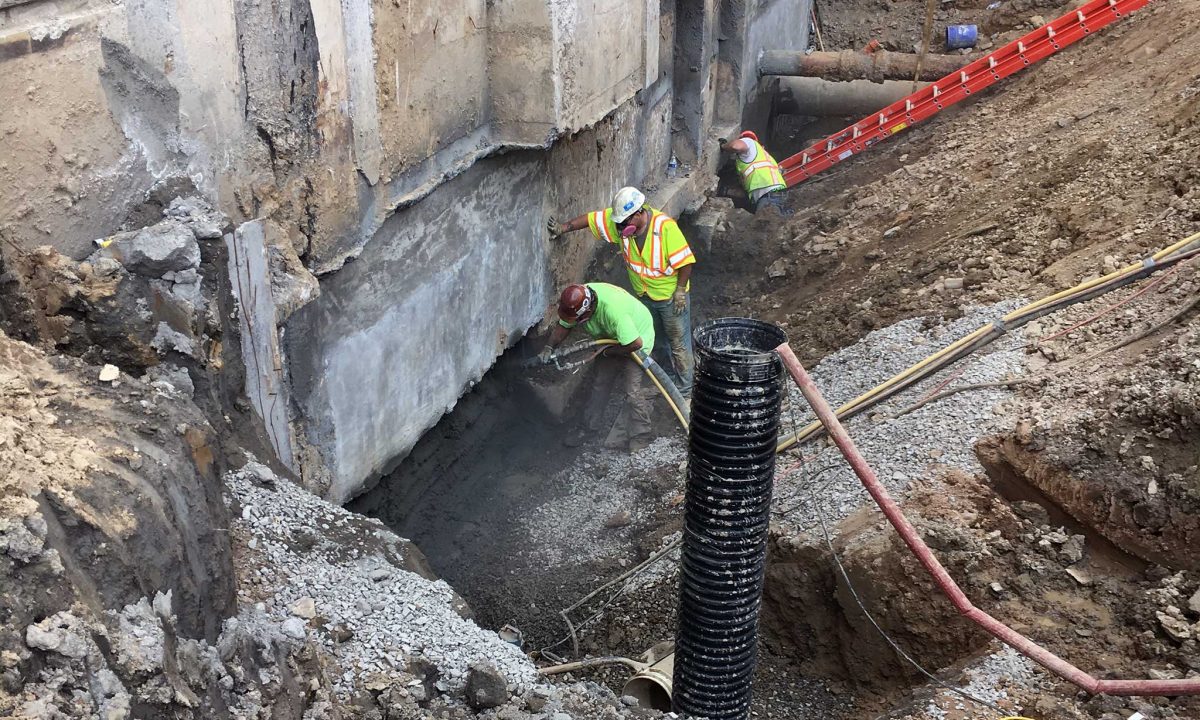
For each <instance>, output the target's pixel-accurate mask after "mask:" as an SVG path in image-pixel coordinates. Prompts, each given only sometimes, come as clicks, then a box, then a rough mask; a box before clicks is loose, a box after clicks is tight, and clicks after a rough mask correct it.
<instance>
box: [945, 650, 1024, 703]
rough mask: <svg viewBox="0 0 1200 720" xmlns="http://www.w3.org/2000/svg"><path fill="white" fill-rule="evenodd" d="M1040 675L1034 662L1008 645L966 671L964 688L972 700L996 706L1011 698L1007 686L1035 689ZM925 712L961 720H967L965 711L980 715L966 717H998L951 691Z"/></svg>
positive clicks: (962, 686)
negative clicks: (964, 718)
mask: <svg viewBox="0 0 1200 720" xmlns="http://www.w3.org/2000/svg"><path fill="white" fill-rule="evenodd" d="M1036 672H1037V671H1036V669H1035V666H1034V664H1033V662H1032V661H1031V660H1029V659H1028V658H1026V657H1025V656H1024V655H1021V654H1020V653H1019V652H1017V651H1016V650H1013V649H1012V648H1010V647H1007V646H1005V647H1003V648H1001V649H1000V650H998V651H996V652H994V653H992V654H990V655H987V656H985V657H983V658H982V659H980V660H979V661H977V662H975V663H974V664H972V665H970V666H968V667H967V668H965V669H964V670H963V676H964V677H965V678H966V679H967V683H966V684H965V685H961V686H960V689H961V690H962V691H963V692H964V693H966V694H968V695H971V696H972V697H975V698H978V699H980V700H983V701H985V702H989V703H993V704H995V703H999V702H1001V701H1005V700H1008V699H1009V693H1008V690H1005V689H1004V688H1005V687H1009V688H1033V687H1034V685H1035V683H1036V681H1037V674H1036ZM946 708H953V710H949V711H948V710H947V709H946ZM925 711H926V712H927V713H928V714H929V717H931V718H961V717H964V711H971V712H973V713H977V714H976V715H972V714H967V715H966V717H988V718H990V717H992V715H993V714H994V713H992V711H990V710H987V709H986V708H983V707H981V706H980V705H979V704H978V703H973V702H971V701H969V700H966V699H965V698H963V697H962V696H961V695H959V694H958V693H953V692H950V691H949V690H942V691H941V692H940V693H939V694H938V695H936V696H935V697H934V699H933V700H931V701H930V702H929V705H928V706H927V707H926V708H925ZM1014 714H1017V713H1014Z"/></svg>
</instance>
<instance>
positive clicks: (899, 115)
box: [779, 0, 1150, 187]
mask: <svg viewBox="0 0 1200 720" xmlns="http://www.w3.org/2000/svg"><path fill="white" fill-rule="evenodd" d="M1149 2H1150V0H1090V2H1087V3H1085V4H1084V5H1082V6H1080V7H1079V8H1078V9H1077V10H1072V11H1071V12H1069V13H1067V14H1066V15H1063V16H1062V17H1060V18H1058V19H1057V20H1052V21H1051V22H1049V23H1046V24H1045V25H1043V26H1041V27H1040V28H1038V29H1037V30H1034V31H1033V32H1031V33H1029V34H1028V35H1026V36H1025V37H1023V38H1021V39H1019V40H1015V41H1013V42H1011V43H1009V44H1008V45H1005V46H1004V47H1002V48H1000V49H999V50H997V51H995V52H993V53H989V54H988V55H985V56H983V57H981V58H979V59H978V60H975V61H973V62H971V63H970V64H969V65H966V66H965V67H963V68H962V69H961V70H958V71H957V72H953V73H951V74H949V75H947V76H946V77H944V78H942V79H941V80H938V81H937V82H935V83H933V84H931V85H928V86H926V87H924V88H922V89H920V90H918V91H917V92H915V93H913V94H912V95H909V96H908V97H906V98H904V99H903V100H898V101H896V102H894V103H892V104H891V105H888V106H887V107H885V108H884V109H882V110H880V111H879V112H877V113H874V114H872V115H871V116H870V117H866V118H863V119H862V120H859V121H858V122H856V123H854V124H853V125H851V126H850V127H848V128H846V129H845V130H842V131H841V132H838V133H834V134H833V135H830V136H829V137H827V138H825V139H824V140H822V141H821V142H819V143H817V144H816V145H813V146H812V147H809V148H807V149H805V150H803V151H802V152H798V153H796V154H795V155H793V156H791V157H790V158H788V159H787V160H784V161H783V162H781V163H780V164H779V166H780V168H781V169H782V170H783V178H784V180H785V181H787V184H788V187H794V186H796V185H799V184H800V183H802V182H804V181H805V180H808V179H809V178H811V177H812V176H814V175H816V174H817V173H819V172H821V171H822V170H826V169H828V168H830V167H832V166H834V165H836V164H837V163H839V162H841V161H843V160H846V159H848V158H849V157H851V156H852V155H857V154H858V153H860V152H862V151H863V150H866V149H867V148H869V147H871V146H872V145H874V144H875V143H877V142H879V141H881V140H884V139H885V138H887V137H889V136H891V135H895V134H896V133H898V132H900V131H901V130H903V129H905V128H907V127H910V126H912V125H914V124H916V123H919V122H921V121H922V120H924V119H926V118H928V117H931V116H933V115H936V114H937V113H938V112H940V111H942V110H944V109H945V108H947V107H949V106H951V105H953V104H954V103H956V102H958V101H960V100H964V99H966V98H967V97H970V95H971V94H972V93H976V92H979V91H980V90H983V89H984V88H986V87H989V86H991V85H993V84H995V83H996V82H998V81H1000V80H1003V79H1004V78H1006V77H1008V76H1009V75H1014V74H1016V73H1018V72H1020V71H1021V70H1024V69H1025V68H1027V67H1029V66H1030V65H1032V64H1034V63H1035V62H1037V61H1039V60H1041V59H1043V58H1046V57H1049V56H1050V55H1053V54H1054V53H1056V52H1058V51H1059V50H1062V49H1063V48H1065V47H1066V46H1068V45H1070V44H1071V43H1073V42H1075V41H1076V40H1079V39H1081V38H1084V37H1086V36H1088V35H1090V34H1091V33H1094V32H1096V31H1097V30H1099V29H1100V28H1102V27H1104V26H1106V25H1108V24H1110V23H1112V22H1115V21H1116V20H1119V19H1121V18H1123V17H1125V16H1126V15H1128V14H1129V13H1131V12H1133V11H1134V10H1137V9H1139V8H1141V7H1143V6H1144V5H1147V4H1148V3H1149Z"/></svg>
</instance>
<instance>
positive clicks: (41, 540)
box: [0, 515, 45, 563]
mask: <svg viewBox="0 0 1200 720" xmlns="http://www.w3.org/2000/svg"><path fill="white" fill-rule="evenodd" d="M38 519H39V520H41V516H40V515H39V516H38ZM27 525H28V522H26V523H22V522H21V521H20V520H19V519H17V518H12V517H8V518H0V552H3V553H5V554H6V555H8V556H9V557H11V558H12V559H14V560H16V561H17V562H18V563H28V562H32V561H33V560H34V559H36V558H37V557H38V556H39V555H41V554H42V549H43V547H45V534H44V530H43V534H42V535H38V534H37V533H36V531H32V528H29V527H27ZM42 527H43V528H45V521H44V520H42Z"/></svg>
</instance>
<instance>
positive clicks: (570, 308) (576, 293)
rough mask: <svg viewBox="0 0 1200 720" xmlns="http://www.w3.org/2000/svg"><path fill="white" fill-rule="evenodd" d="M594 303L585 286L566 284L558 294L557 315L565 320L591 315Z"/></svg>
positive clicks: (569, 320)
mask: <svg viewBox="0 0 1200 720" xmlns="http://www.w3.org/2000/svg"><path fill="white" fill-rule="evenodd" d="M594 304H595V300H594V296H593V295H592V292H591V291H590V290H588V289H587V288H586V287H584V286H583V285H568V286H566V287H565V288H563V291H562V295H559V296H558V316H559V317H560V318H562V319H563V320H566V321H567V322H575V321H576V320H579V319H580V318H583V317H586V316H588V315H591V313H592V310H593V309H594V307H593V306H594Z"/></svg>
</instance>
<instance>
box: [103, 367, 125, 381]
mask: <svg viewBox="0 0 1200 720" xmlns="http://www.w3.org/2000/svg"><path fill="white" fill-rule="evenodd" d="M119 377H121V371H120V370H119V369H118V368H117V366H116V365H105V366H104V367H102V368H100V382H112V381H113V380H116V379H117V378H119Z"/></svg>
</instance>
